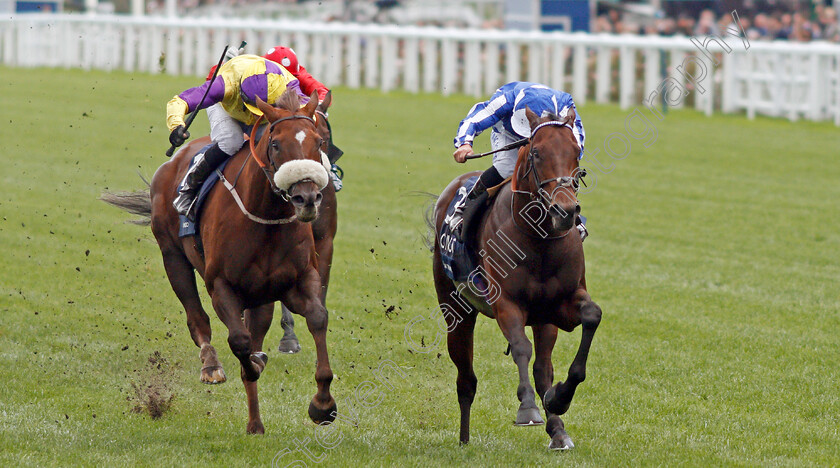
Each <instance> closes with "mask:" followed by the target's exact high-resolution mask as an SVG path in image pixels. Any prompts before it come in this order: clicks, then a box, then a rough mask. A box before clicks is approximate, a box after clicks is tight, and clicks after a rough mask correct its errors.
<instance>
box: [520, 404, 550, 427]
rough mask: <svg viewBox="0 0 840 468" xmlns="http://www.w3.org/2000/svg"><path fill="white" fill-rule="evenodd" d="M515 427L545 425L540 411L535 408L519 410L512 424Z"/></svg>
mask: <svg viewBox="0 0 840 468" xmlns="http://www.w3.org/2000/svg"><path fill="white" fill-rule="evenodd" d="M513 424H514V425H516V426H541V425H543V424H545V421H543V418H542V416H541V415H540V410H538V409H537V408H520V409H519V411H517V412H516V421H514V423H513Z"/></svg>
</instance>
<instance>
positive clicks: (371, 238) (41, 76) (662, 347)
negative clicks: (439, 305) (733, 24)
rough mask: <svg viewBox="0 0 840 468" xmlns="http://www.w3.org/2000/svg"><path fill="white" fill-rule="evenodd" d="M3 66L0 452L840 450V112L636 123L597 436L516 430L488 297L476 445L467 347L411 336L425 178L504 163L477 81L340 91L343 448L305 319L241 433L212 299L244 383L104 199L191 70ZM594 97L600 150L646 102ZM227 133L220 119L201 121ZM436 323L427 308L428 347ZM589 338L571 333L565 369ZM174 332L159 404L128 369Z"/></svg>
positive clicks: (334, 308)
mask: <svg viewBox="0 0 840 468" xmlns="http://www.w3.org/2000/svg"><path fill="white" fill-rule="evenodd" d="M0 77H2V79H0V109H2V110H0V115H2V119H0V144H2V154H3V157H2V163H3V171H2V173H0V183H2V189H0V244H1V245H2V263H0V465H4V466H11V465H15V464H25V465H47V466H52V465H76V464H85V465H127V464H138V465H154V466H180V465H237V466H244V465H248V466H250V465H254V466H265V465H267V464H269V463H270V462H271V460H272V458H273V457H274V456H275V454H277V453H278V452H280V451H282V450H284V449H295V447H296V445H295V444H296V442H295V439H298V440H300V441H304V439H305V438H308V439H309V444H308V446H309V447H310V449H311V451H312V453H313V455H314V456H317V457H323V460H322V461H323V463H324V464H325V465H327V466H363V465H364V466H392V465H400V466H436V465H471V466H523V465H524V466H535V465H543V466H545V465H550V464H564V465H575V466H578V465H579V466H626V465H634V466H635V465H642V466H650V465H661V466H672V465H684V466H685V465H687V466H707V465H735V466H741V465H745V466H778V465H781V466H805V465H837V464H838V463H840V437H838V427H839V426H840V424H838V415H840V401H838V394H840V392H838V382H840V371H838V369H839V368H840V351H838V348H840V347H838V344H840V339H838V337H837V331H838V330H840V319H838V292H837V291H838V289H837V284H838V283H837V281H838V277H840V266H838V253H840V234H838V233H840V217H838V216H837V207H836V203H837V201H838V200H840V185H838V184H837V180H838V179H840V166H839V165H838V164H837V161H836V156H837V148H838V147H840V130H838V129H837V128H836V127H834V126H832V125H830V124H818V123H809V122H798V123H790V122H787V121H783V120H772V119H763V118H759V119H756V120H754V121H749V120H746V119H745V118H743V117H742V116H716V117H713V118H707V117H705V116H703V115H700V114H698V113H696V112H694V111H689V110H685V111H673V112H670V113H669V114H668V115H667V117H666V118H665V120H663V121H661V122H657V124H656V125H657V128H658V139H657V141H656V143H655V144H653V145H651V146H650V147H649V148H644V147H643V146H642V145H641V144H639V142H638V141H635V140H634V141H633V143H634V145H633V148H632V151H631V152H630V155H629V156H628V157H626V158H625V159H623V160H621V161H616V162H615V168H614V170H613V171H612V172H610V173H609V174H603V173H601V174H596V175H597V176H598V181H597V186H596V187H595V188H594V189H593V190H591V192H590V193H587V194H585V195H582V196H581V200H582V205H583V209H584V214H586V215H587V216H588V217H589V229H590V232H591V237H590V238H589V239H588V240H587V241H586V244H585V248H586V253H587V260H588V264H587V271H588V284H589V286H590V288H591V291H590V292H591V293H592V296H593V298H594V299H595V300H596V301H597V302H598V303H599V304H600V305H601V306H602V308H603V311H604V316H603V321H602V323H601V326H600V328H599V329H598V333H597V334H596V336H595V341H594V344H593V347H592V353H591V356H590V359H589V369H588V374H587V375H588V378H587V380H586V382H585V383H583V384H582V385H581V387H580V388H579V389H578V393H577V395H576V398H575V400H574V402H573V403H572V407H571V409H570V410H569V412H568V413H567V414H566V415H565V416H564V420H565V422H566V425H567V429H568V431H569V433H570V434H571V436H572V438H573V439H574V440H575V442H576V444H577V447H576V448H575V449H574V450H573V451H571V452H569V453H562V454H561V453H549V452H548V451H547V450H546V445H547V443H548V437H547V436H546V435H545V433H544V429H543V428H542V427H537V428H519V427H513V426H512V424H511V423H512V421H513V419H514V416H515V412H516V408H517V405H518V401H517V399H516V384H517V382H516V371H515V366H514V364H513V362H512V361H511V360H510V358H509V357H506V356H504V355H503V354H502V352H503V351H504V349H505V341H504V338H503V337H502V335H501V333H500V332H499V330H498V327H497V326H496V324H494V323H493V322H492V321H490V320H488V319H486V318H483V317H482V318H479V324H478V326H477V344H476V360H475V366H476V374H477V376H478V394H477V397H476V401H475V404H474V405H473V418H472V421H473V424H472V441H471V443H470V445H469V446H467V447H459V446H458V443H457V431H458V407H457V400H456V396H455V368H454V366H453V365H452V363H451V362H450V361H449V359H448V357H447V354H446V350H445V348H444V347H440V348H439V349H437V350H435V351H432V352H431V353H428V354H415V353H411V352H409V350H408V345H407V343H406V341H405V338H404V329H405V327H406V325H407V324H408V323H409V321H410V320H411V319H412V318H414V317H416V316H418V315H428V314H429V313H430V311H432V310H433V308H434V306H435V299H434V298H435V296H434V288H433V286H432V281H431V271H430V265H431V261H430V255H429V253H428V252H427V251H426V250H424V247H423V243H422V241H421V237H422V236H423V235H424V232H425V227H424V223H423V219H422V215H423V207H424V205H425V203H426V200H425V199H424V198H423V197H421V196H418V195H416V194H413V193H412V192H414V191H429V192H435V193H437V192H439V191H440V190H441V189H442V188H443V187H444V186H445V185H446V184H447V183H448V182H449V181H450V180H451V179H452V177H454V176H455V175H457V174H459V173H460V172H463V171H465V170H467V169H483V168H484V167H485V166H486V165H487V163H488V162H489V161H481V162H472V163H470V164H468V165H466V166H460V165H457V164H455V163H453V162H452V160H451V156H450V155H451V152H452V147H451V138H452V136H453V133H454V130H455V127H456V125H457V123H458V121H459V120H460V118H461V117H462V116H463V114H464V113H466V111H467V110H468V109H469V107H470V106H471V105H472V103H473V102H474V99H472V98H469V97H464V96H455V97H450V98H442V97H439V96H433V95H409V94H403V93H390V94H387V95H383V94H381V93H379V92H377V91H357V90H349V89H342V88H338V89H336V90H335V100H334V106H333V108H332V110H331V119H332V125H333V129H334V131H335V136H336V142H337V144H338V145H339V146H340V147H341V148H342V149H344V150H345V152H346V155H345V157H344V158H343V159H342V160H341V165H342V166H343V167H344V169H345V171H346V174H347V176H346V178H345V181H344V182H345V189H344V191H342V192H341V193H339V201H340V215H339V216H340V222H339V234H338V238H337V247H336V258H335V262H334V264H333V273H332V284H331V285H330V294H329V297H328V304H327V305H328V308H329V309H330V331H329V334H328V341H329V349H330V359H331V362H332V366H333V369H334V371H335V373H336V376H337V377H336V380H335V381H334V384H333V393H334V395H335V397H336V399H337V400H338V402H339V408H340V410H343V411H345V412H346V411H347V410H349V409H350V408H349V407H348V406H351V405H348V403H347V402H348V401H351V402H353V403H352V406H353V407H354V408H355V410H356V411H357V412H358V427H351V426H349V425H346V424H343V423H341V424H339V425H338V426H337V427H338V428H339V429H338V430H339V431H340V437H341V439H340V442H339V443H337V445H336V446H335V447H334V448H331V449H329V450H325V449H323V448H322V447H320V446H318V445H317V444H315V443H314V442H313V440H314V437H315V426H314V425H313V424H312V423H311V422H309V421H308V418H307V416H306V407H307V404H308V401H309V399H310V398H311V397H312V395H313V393H314V391H315V383H314V348H313V344H312V340H311V337H310V336H309V335H308V333H307V332H306V330H305V327H303V326H300V327H299V331H300V336H301V341H302V345H303V351H302V352H301V353H300V354H298V355H294V356H281V355H278V354H277V353H276V351H274V347H275V346H276V344H277V342H278V340H279V338H280V336H281V330H280V327H279V326H278V325H277V324H275V327H274V328H273V329H272V330H271V331H270V332H269V334H268V338H267V343H269V344H270V345H271V348H272V349H271V350H270V352H269V355H270V361H269V364H268V367H267V371H266V372H265V374H264V375H263V377H262V379H261V380H260V389H261V394H260V396H261V403H262V415H263V421H264V423H265V426H266V429H267V434H266V435H265V436H246V435H245V423H246V407H245V395H244V391H243V389H242V385H241V383H240V382H239V378H238V373H239V372H238V369H237V366H236V361H235V359H234V358H233V356H232V354H231V353H230V351H229V349H228V348H227V345H226V342H225V331H224V327H223V325H222V324H221V323H220V322H219V321H218V319H216V318H215V316H214V314H213V312H212V311H210V315H211V320H212V325H213V327H214V330H215V332H216V338H215V343H216V345H217V348H218V350H219V355H220V357H221V359H222V361H223V363H224V365H225V368H226V370H227V374H228V377H229V381H228V383H226V384H224V385H220V386H207V385H203V384H201V383H199V380H198V369H199V367H200V363H199V359H198V349H197V348H195V347H194V345H193V343H192V341H191V340H190V338H189V334H188V331H187V327H186V320H185V315H184V313H183V310H182V308H181V306H180V304H179V303H178V301H177V299H176V298H175V295H174V293H172V291H171V290H170V288H169V285H168V282H167V281H166V278H165V276H164V272H163V267H162V264H161V261H160V255H159V252H158V249H157V246H156V244H155V242H154V240H153V238H152V236H151V233H150V232H149V231H148V229H147V228H142V227H137V226H134V225H128V224H124V221H125V220H126V219H128V218H129V217H130V216H129V215H127V214H125V213H123V212H120V211H119V210H116V209H115V208H112V207H109V206H106V205H104V204H103V203H102V202H100V201H98V200H97V197H98V196H99V194H100V193H101V192H102V191H104V190H128V189H137V188H141V187H143V183H142V182H141V181H140V179H139V177H138V175H137V173H138V172H139V173H141V174H143V175H145V176H146V177H147V178H148V177H150V176H151V174H153V172H154V170H155V169H156V168H157V167H158V165H160V164H161V163H162V162H164V161H165V156H164V154H163V153H164V151H165V150H166V148H167V147H168V146H169V144H168V141H167V131H166V129H165V126H164V105H165V103H166V101H167V100H168V99H169V98H170V97H171V96H172V95H173V94H175V93H177V92H180V91H181V90H182V89H184V88H186V87H188V86H190V85H193V84H195V83H196V80H195V78H188V77H167V76H149V75H140V74H137V75H128V74H121V73H111V74H108V73H100V72H83V71H76V70H45V69H10V68H0ZM580 113H581V115H582V117H583V121H584V123H585V125H586V130H587V135H588V140H587V149H588V150H594V149H595V148H597V147H600V146H601V145H602V142H603V141H604V139H605V138H606V137H607V136H608V135H609V134H611V133H613V132H621V131H623V128H624V119H625V117H626V116H627V115H628V112H627V111H622V110H619V109H617V108H616V107H613V106H596V105H587V106H584V107H582V108H581V109H580ZM206 131H207V123H206V119H205V118H204V117H203V116H200V117H199V118H198V119H197V122H196V126H195V127H194V130H193V135H200V134H202V133H205V132H206ZM480 141H481V145H479V148H480V149H486V148H487V137H486V136H482V137H480ZM600 159H602V160H605V159H606V157H605V153H604V152H603V150H602V151H601V158H600ZM205 298H206V297H205ZM205 304H206V306H207V307H209V302H206V301H205ZM391 306H395V309H394V310H393V312H391V313H388V314H386V311H387V310H388V309H389V308H390V307H391ZM208 310H209V309H208ZM300 323H301V325H302V322H300ZM430 323H431V322H429V321H427V322H424V324H423V325H422V326H418V328H417V329H416V332H417V333H419V335H423V336H424V342H425V343H426V344H427V345H428V344H429V343H431V342H433V341H434V329H433V328H432V327H431V326H427V325H429V324H430ZM424 327H425V328H424ZM529 334H530V331H529ZM579 337H580V330H576V331H575V332H574V333H571V334H562V335H561V337H560V339H559V340H558V344H557V348H556V349H555V354H554V363H555V369H556V373H557V376H558V377H559V378H564V377H565V372H566V369H567V367H568V365H569V363H570V361H571V358H572V356H573V353H574V351H575V349H576V347H577V343H578V341H579ZM155 352H159V353H160V355H161V356H162V357H163V358H165V359H166V360H167V361H168V363H169V364H168V366H164V368H163V370H166V369H167V368H168V369H169V374H168V377H166V379H167V380H166V381H167V382H168V385H169V386H170V390H171V391H173V392H175V393H176V397H175V399H174V401H173V406H172V408H171V410H170V411H169V412H167V413H166V414H165V415H164V416H163V417H162V418H160V419H157V420H153V419H151V418H150V417H149V416H147V415H143V414H135V413H133V412H132V407H133V403H132V402H131V401H130V397H131V395H132V384H133V383H136V384H141V385H142V384H143V383H144V382H146V381H148V380H149V379H152V378H153V377H154V376H155V375H156V374H157V373H160V372H162V371H161V370H158V369H157V368H156V367H155V366H153V365H151V364H150V362H149V357H150V355H152V354H153V353H155ZM383 360H392V361H394V362H396V363H398V364H399V365H401V366H404V367H403V368H404V371H405V373H406V378H395V379H392V383H393V385H394V387H393V388H388V387H380V388H379V390H380V391H381V395H380V398H381V400H379V402H378V405H377V406H376V407H373V408H362V407H360V406H359V405H358V404H357V403H355V400H354V398H355V397H354V391H355V390H356V389H357V388H360V387H359V386H360V384H361V383H362V382H364V381H370V380H373V369H375V368H376V366H378V365H379V363H380V362H382V361H383ZM304 457H305V456H304V455H303V454H302V452H300V451H296V452H293V453H289V454H287V455H286V456H285V457H283V458H282V459H281V460H280V462H281V463H280V465H281V466H283V465H285V464H288V463H291V462H293V461H294V460H295V459H304ZM309 465H310V466H312V465H314V463H313V462H311V461H310V462H309Z"/></svg>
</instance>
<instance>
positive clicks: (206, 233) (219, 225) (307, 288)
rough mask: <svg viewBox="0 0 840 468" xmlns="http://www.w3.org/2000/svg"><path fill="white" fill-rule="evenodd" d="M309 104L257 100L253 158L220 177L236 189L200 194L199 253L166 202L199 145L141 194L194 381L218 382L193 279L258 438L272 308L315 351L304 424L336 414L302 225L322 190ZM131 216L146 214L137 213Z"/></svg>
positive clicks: (238, 161)
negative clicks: (193, 364)
mask: <svg viewBox="0 0 840 468" xmlns="http://www.w3.org/2000/svg"><path fill="white" fill-rule="evenodd" d="M317 103H318V101H317V97H316V95H315V94H313V96H312V98H311V99H310V101H309V103H308V104H307V105H306V106H305V107H303V108H301V107H300V102H299V99H298V97H297V95H296V94H295V93H294V92H292V91H289V92H286V93H284V94H283V95H282V96H281V97H280V99H279V100H278V103H277V106H278V107H276V108H275V107H272V106H270V105H268V104H266V103H264V102H262V101H260V100H259V99H258V100H257V105H258V107H259V109H260V110H261V111H262V112H263V113H264V115H265V118H267V120H268V122H269V127H268V129H267V130H266V132H265V135H264V136H263V138H262V139H261V140H260V141H259V143H258V144H257V145H256V147H255V150H254V152H253V153H252V152H251V151H250V149H249V148H248V145H246V146H245V147H244V148H243V149H241V150H240V151H239V152H238V153H237V154H236V155H234V156H233V158H231V160H230V162H229V163H228V165H227V166H226V167H225V169H224V171H223V174H224V178H225V180H223V182H225V181H227V182H229V183H232V185H234V188H236V187H238V188H239V189H240V190H239V191H234V190H231V189H230V188H226V187H223V186H217V187H214V188H213V190H211V192H210V193H209V195H208V197H207V200H206V204H205V206H204V208H203V209H202V211H201V213H200V225H199V232H200V237H201V240H202V244H203V255H202V252H201V251H199V250H198V249H196V248H195V240H194V238H192V237H186V238H179V237H178V227H179V226H178V225H179V218H178V214H177V212H176V211H175V209H174V207H173V206H172V200H173V199H174V197H175V195H176V192H177V187H178V183H179V181H180V180H181V179H183V177H184V174H185V173H186V171H187V169H188V167H189V164H190V161H191V159H192V157H193V155H194V154H195V153H196V152H197V151H198V150H200V149H201V148H202V147H203V146H205V144H206V142H202V141H201V140H200V139H199V140H194V141H192V142H190V143H189V144H188V145H186V146H185V147H183V148H182V149H181V150H179V151H178V153H177V154H176V155H175V156H174V157H173V158H172V159H171V160H169V161H168V162H166V163H164V164H163V165H161V166H160V168H158V170H157V171H156V172H155V175H154V177H153V178H152V183H151V187H150V204H149V206H148V208H149V209H148V213H147V214H148V215H149V216H150V217H151V228H152V232H153V233H154V236H155V239H156V240H157V242H158V246H159V247H160V250H161V254H162V256H163V263H164V268H165V270H166V274H167V277H168V278H169V282H170V285H171V286H172V289H173V290H174V292H175V294H176V296H178V299H179V300H180V301H181V303H182V305H183V306H184V309H185V311H186V313H187V325H188V327H189V330H190V335H191V337H192V339H193V341H194V342H195V344H196V345H197V346H198V347H199V348H200V352H199V357H200V358H201V361H202V363H203V367H202V380H203V381H204V380H205V379H214V378H221V379H222V380H224V373H223V371H222V370H221V369H222V367H221V364H220V363H219V360H218V356H217V353H216V350H215V348H214V347H213V346H212V345H211V344H210V338H211V331H210V322H209V317H208V316H207V314H206V313H205V312H204V309H203V308H202V306H201V301H200V298H199V295H198V289H197V286H196V279H195V274H194V271H198V273H199V274H200V275H201V276H202V278H203V279H204V283H205V287H206V289H207V292H208V293H209V295H210V297H211V299H212V304H213V308H214V309H215V311H216V314H217V315H218V316H219V319H221V321H222V322H223V323H224V324H225V326H226V327H227V328H228V345H229V346H230V348H231V351H233V354H234V355H235V356H236V357H237V359H238V360H239V362H240V368H241V377H242V381H243V384H244V386H245V393H246V395H247V399H248V424H247V429H246V430H247V432H248V433H249V434H262V433H264V432H265V428H264V426H263V424H262V420H261V418H260V413H259V401H258V397H257V379H259V377H260V374H261V373H262V371H263V370H264V368H265V365H266V363H267V361H268V357H267V355H266V353H265V352H263V350H262V347H263V340H264V338H265V334H266V332H267V331H268V329H269V326H270V325H271V321H272V318H273V314H274V305H273V303H274V302H276V301H282V302H283V303H284V304H288V306H289V308H290V309H291V310H292V311H294V312H295V313H297V314H299V315H302V316H303V317H304V318H305V319H306V324H307V327H308V328H309V331H310V333H311V334H312V337H313V340H314V343H315V349H316V370H315V381H316V383H317V388H318V389H317V392H316V394H315V396H314V397H313V398H312V401H311V402H310V404H309V410H308V413H309V417H310V418H311V419H312V420H313V421H314V422H315V423H316V424H319V423H321V422H332V421H333V420H334V419H335V417H336V414H337V409H336V408H337V407H336V403H335V400H334V399H333V397H332V395H331V394H330V384H331V382H332V378H333V373H332V370H331V369H330V363H329V357H328V354H327V344H326V331H327V320H328V319H327V310H326V308H325V307H324V305H323V302H322V299H321V296H322V294H323V291H322V289H323V288H322V285H321V275H320V274H319V272H318V269H317V268H318V259H317V253H316V251H315V240H314V236H313V230H312V224H311V223H312V222H314V221H315V220H316V219H317V217H318V215H319V205H320V204H321V202H322V199H323V193H322V189H324V188H325V187H326V186H328V185H330V180H329V175H328V174H327V171H326V168H325V167H324V166H323V165H322V163H321V161H322V160H321V148H322V146H323V145H322V143H323V140H322V138H321V137H320V136H319V134H318V132H317V131H316V122H315V119H314V117H313V116H314V115H315V112H316V106H317ZM217 185H220V184H217ZM118 198H119V197H110V199H109V198H108V197H103V199H105V201H106V202H108V203H111V204H114V205H116V206H120V207H123V208H126V205H130V203H129V201H128V200H122V201H121V200H119V199H118ZM132 211H133V212H135V213H138V214H146V213H145V210H144V209H142V208H140V209H138V207H137V206H134V207H133V209H132Z"/></svg>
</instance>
